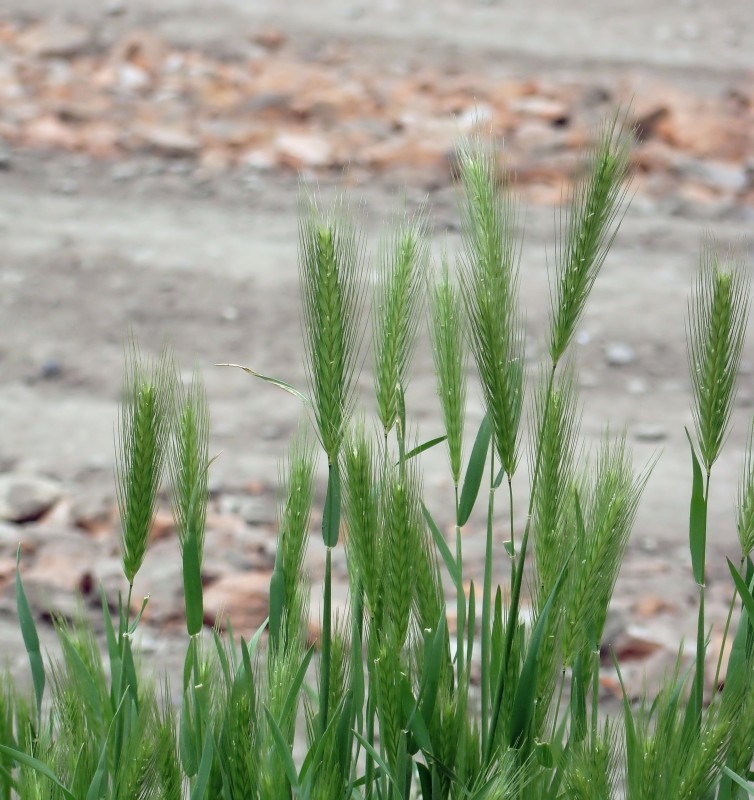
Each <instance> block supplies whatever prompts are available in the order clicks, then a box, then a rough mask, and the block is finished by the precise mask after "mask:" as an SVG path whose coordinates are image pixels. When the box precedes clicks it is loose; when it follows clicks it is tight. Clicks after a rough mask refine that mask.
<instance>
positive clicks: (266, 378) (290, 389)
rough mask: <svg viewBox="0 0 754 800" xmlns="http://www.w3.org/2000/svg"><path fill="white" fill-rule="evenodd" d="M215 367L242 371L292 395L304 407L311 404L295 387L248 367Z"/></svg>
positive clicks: (236, 365)
mask: <svg viewBox="0 0 754 800" xmlns="http://www.w3.org/2000/svg"><path fill="white" fill-rule="evenodd" d="M215 366H216V367H236V368H237V369H242V370H243V371H244V372H248V373H249V375H253V376H254V377H255V378H259V380H262V381H264V382H265V383H271V384H272V385H273V386H277V387H278V388H280V389H284V390H285V391H286V392H288V393H289V394H292V395H293V396H294V397H297V398H298V399H299V400H301V401H303V403H304V404H305V405H307V406H311V404H312V401H311V400H310V399H309V398H308V397H307V396H306V395H305V394H304V393H303V392H300V391H299V390H298V389H297V388H296V387H295V386H291V384H290V383H286V382H285V381H281V380H278V379H277V378H270V377H269V376H268V375H262V374H260V373H259V372H255V371H254V370H253V369H251V368H250V367H244V366H242V365H241V364H215Z"/></svg>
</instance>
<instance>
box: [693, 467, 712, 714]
mask: <svg viewBox="0 0 754 800" xmlns="http://www.w3.org/2000/svg"><path fill="white" fill-rule="evenodd" d="M709 484H710V470H709V469H708V470H707V475H706V479H705V484H704V514H705V517H706V515H707V507H708V505H707V504H708V501H709ZM706 523H707V520H706V519H705V529H706V527H707V524H706ZM706 560H707V542H706V541H705V542H704V547H703V548H702V569H701V575H702V582H701V584H699V617H698V620H697V627H696V676H695V679H694V700H695V703H694V704H695V706H696V712H697V718H698V720H699V721H700V722H701V715H702V708H703V707H704V655H705V653H704V640H705V635H704V631H705V622H704V600H705V582H706V577H705V567H706Z"/></svg>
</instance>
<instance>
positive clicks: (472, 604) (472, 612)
mask: <svg viewBox="0 0 754 800" xmlns="http://www.w3.org/2000/svg"><path fill="white" fill-rule="evenodd" d="M466 619H467V624H466V630H467V632H468V641H467V642H466V676H467V680H468V679H469V677H470V676H471V654H472V652H473V651H474V634H475V632H476V598H475V596H474V581H471V583H470V584H469V613H468V614H467V617H466Z"/></svg>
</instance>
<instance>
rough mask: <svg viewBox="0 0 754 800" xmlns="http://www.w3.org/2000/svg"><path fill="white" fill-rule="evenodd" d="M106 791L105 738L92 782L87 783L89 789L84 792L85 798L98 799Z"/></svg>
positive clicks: (87, 799)
mask: <svg viewBox="0 0 754 800" xmlns="http://www.w3.org/2000/svg"><path fill="white" fill-rule="evenodd" d="M106 792H107V739H105V743H104V744H103V745H102V750H101V751H100V756H99V762H98V764H97V771H96V772H95V773H94V777H93V778H92V782H91V783H90V784H89V789H88V791H87V793H86V800H100V798H101V797H104V796H105V794H106Z"/></svg>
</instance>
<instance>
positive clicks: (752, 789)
mask: <svg viewBox="0 0 754 800" xmlns="http://www.w3.org/2000/svg"><path fill="white" fill-rule="evenodd" d="M723 772H724V773H725V774H726V775H727V776H728V777H729V778H730V779H731V780H732V781H733V782H734V783H737V784H738V785H739V786H740V787H741V788H742V789H744V790H745V791H746V792H747V793H748V794H749V795H750V796H752V797H754V785H752V784H750V783H747V782H746V781H745V780H744V779H743V778H742V777H741V776H740V775H738V774H737V773H735V772H733V770H732V769H730V767H726V766H723Z"/></svg>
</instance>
